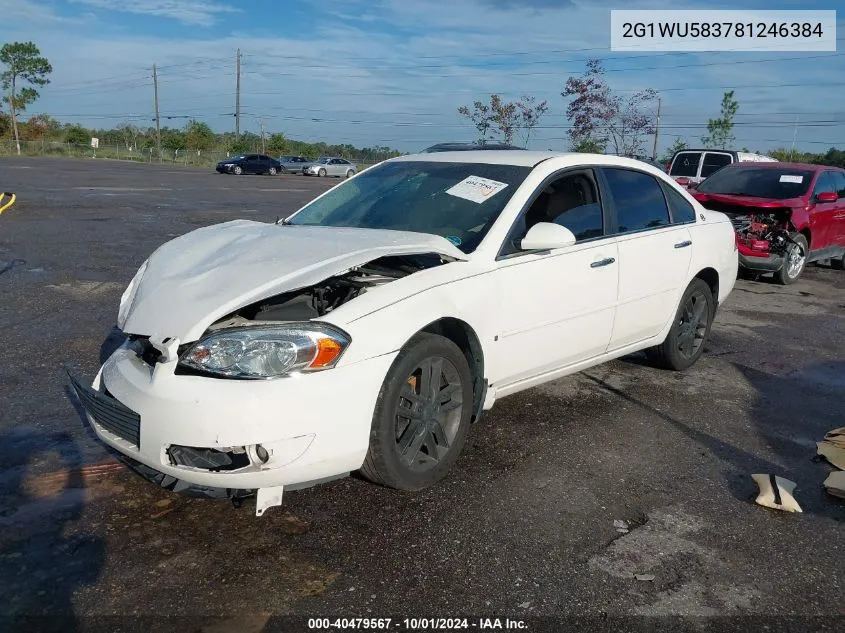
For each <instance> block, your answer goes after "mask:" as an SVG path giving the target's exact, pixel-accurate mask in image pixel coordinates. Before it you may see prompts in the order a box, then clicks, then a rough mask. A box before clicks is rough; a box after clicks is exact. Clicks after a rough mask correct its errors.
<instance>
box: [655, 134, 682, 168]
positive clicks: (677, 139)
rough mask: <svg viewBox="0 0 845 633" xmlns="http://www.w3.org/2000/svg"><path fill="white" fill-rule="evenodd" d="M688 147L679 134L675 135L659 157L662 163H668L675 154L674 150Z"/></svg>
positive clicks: (677, 150)
mask: <svg viewBox="0 0 845 633" xmlns="http://www.w3.org/2000/svg"><path fill="white" fill-rule="evenodd" d="M688 148H689V145H687V142H686V141H685V140H684V139H682V138H681V137H680V136H676V137H675V142H674V143H672V144H671V145H670V146H669V147H667V148H666V152H665V153H664V154H663V158H661V159H660V160H661V161H662V162H664V163H668V162H669V161H671V160H672V158H673V157H674V156H675V153H676V152H681V151H683V150H685V149H688Z"/></svg>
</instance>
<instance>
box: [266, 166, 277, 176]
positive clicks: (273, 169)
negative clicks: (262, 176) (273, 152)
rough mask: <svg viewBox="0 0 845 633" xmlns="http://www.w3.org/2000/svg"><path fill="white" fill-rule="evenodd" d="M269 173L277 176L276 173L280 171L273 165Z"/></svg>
mask: <svg viewBox="0 0 845 633" xmlns="http://www.w3.org/2000/svg"><path fill="white" fill-rule="evenodd" d="M267 173H268V174H270V175H271V176H275V175H276V174H277V173H279V172H278V170H277V169H276V168H275V167H271V168H270V169H269V170H268V172H267Z"/></svg>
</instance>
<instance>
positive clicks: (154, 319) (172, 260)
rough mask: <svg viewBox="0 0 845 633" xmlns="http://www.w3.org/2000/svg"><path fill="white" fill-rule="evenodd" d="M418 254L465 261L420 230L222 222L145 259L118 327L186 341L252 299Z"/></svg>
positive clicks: (451, 247)
mask: <svg viewBox="0 0 845 633" xmlns="http://www.w3.org/2000/svg"><path fill="white" fill-rule="evenodd" d="M420 253H439V254H441V255H445V256H447V257H449V258H452V259H458V260H465V259H467V257H466V254H464V253H463V252H462V251H460V250H459V249H458V248H457V247H455V246H454V245H453V244H452V243H451V242H449V241H448V240H447V239H445V238H443V237H440V236H438V235H430V234H427V233H412V232H406V231H388V230H377V229H358V228H336V227H317V226H285V225H281V224H267V223H264V222H253V221H250V220H235V221H232V222H225V223H223V224H217V225H214V226H209V227H205V228H201V229H197V230H195V231H192V232H190V233H187V234H185V235H183V236H181V237H177V238H176V239H174V240H171V241H170V242H167V243H165V244H164V245H162V246H161V247H159V248H158V249H157V250H156V251H155V252H154V253H153V254H152V255H151V256H150V258H149V262H148V264H147V268H146V271H145V272H144V274H143V276H142V278H141V280H140V282H139V283H138V287H137V291H136V293H135V297H134V300H133V301H132V304H131V307H130V308H129V310H128V312H127V316H126V320H125V322H124V323H123V326H122V327H123V330H124V331H125V332H126V333H128V334H139V335H147V336H158V337H173V338H176V339H179V341H180V343H186V342H191V341H194V340H197V339H198V338H199V337H200V336H201V335H202V333H203V332H204V331H205V330H206V328H207V327H208V326H209V325H211V324H212V323H213V322H214V321H216V320H217V319H219V318H221V317H223V316H225V315H227V314H229V313H231V312H234V311H235V310H237V309H238V308H241V307H243V306H245V305H249V304H250V303H253V302H255V301H258V300H260V299H263V298H266V297H270V296H273V295H276V294H280V293H282V292H288V291H291V290H296V289H298V288H303V287H306V286H310V285H313V284H316V283H318V282H320V281H322V280H324V279H327V278H329V277H331V276H333V275H337V274H340V273H342V272H345V271H347V270H349V269H350V268H354V267H355V266H360V265H362V264H366V263H367V262H370V261H372V260H374V259H377V258H379V257H384V256H387V255H409V254H420Z"/></svg>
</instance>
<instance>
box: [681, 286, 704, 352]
mask: <svg viewBox="0 0 845 633" xmlns="http://www.w3.org/2000/svg"><path fill="white" fill-rule="evenodd" d="M709 318H710V309H709V305H708V303H707V297H705V296H704V293H703V292H701V291H697V292H694V293H692V294H691V295H690V296H689V298H688V299H687V302H686V304H684V309H683V310H682V311H681V319H680V321H679V322H678V326H679V327H678V336H677V344H678V351H679V352H680V353H681V356H683V357H684V358H686V359H690V358H692V357H693V356H695V355H696V354H697V353H698V350H699V349H700V348H701V346H702V345H703V344H704V337H705V335H706V334H707V321H708V319H709Z"/></svg>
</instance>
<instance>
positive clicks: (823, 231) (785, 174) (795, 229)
mask: <svg viewBox="0 0 845 633" xmlns="http://www.w3.org/2000/svg"><path fill="white" fill-rule="evenodd" d="M691 193H692V194H693V196H695V198H696V199H697V200H698V201H699V202H700V203H701V204H702V205H703V206H705V207H706V208H708V209H713V210H715V211H721V212H723V213H725V214H727V215H728V216H729V217H730V218H731V221H732V222H733V225H734V230H735V231H736V244H737V250H738V251H739V262H740V267H741V268H743V269H745V270H746V271H749V272H751V273H757V274H762V273H773V274H774V277H775V279H776V280H777V281H778V282H779V283H782V284H791V283H794V282H795V281H797V280H798V278H799V277H800V276H801V273H803V272H804V268H805V266H806V265H807V264H808V263H810V262H817V261H822V260H828V261H829V262H830V264H831V266H832V267H833V268H837V269H840V270H841V269H842V268H843V259H844V258H845V170H842V169H838V168H834V167H825V166H822V165H805V164H799V163H745V164H742V163H739V164H735V165H730V166H728V167H725V168H723V169H721V170H719V171H718V172H716V173H715V174H713V175H712V176H711V177H710V178H708V179H707V180H705V181H704V182H702V183H701V184H700V185H699V186H698V187H697V188H696V189H694V190H693V191H691Z"/></svg>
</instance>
